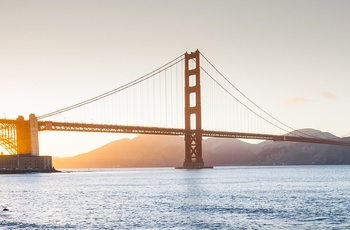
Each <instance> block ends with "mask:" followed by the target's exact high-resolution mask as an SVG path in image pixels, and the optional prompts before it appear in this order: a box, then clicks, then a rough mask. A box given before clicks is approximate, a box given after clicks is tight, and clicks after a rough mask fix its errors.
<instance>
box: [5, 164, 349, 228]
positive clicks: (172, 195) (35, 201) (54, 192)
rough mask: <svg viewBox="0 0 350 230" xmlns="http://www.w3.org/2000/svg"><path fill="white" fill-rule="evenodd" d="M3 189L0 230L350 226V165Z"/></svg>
mask: <svg viewBox="0 0 350 230" xmlns="http://www.w3.org/2000/svg"><path fill="white" fill-rule="evenodd" d="M0 185H1V190H0V207H1V209H0V229H350V166H348V165H340V166H339V165H338V166H271V167H261V166H259V167H252V166H249V167H216V168H214V169H201V170H175V169H173V168H147V169H91V170H63V171H62V172H61V173H49V174H45V173H33V174H22V175H15V174H12V175H0ZM4 208H7V209H8V211H3V209H4Z"/></svg>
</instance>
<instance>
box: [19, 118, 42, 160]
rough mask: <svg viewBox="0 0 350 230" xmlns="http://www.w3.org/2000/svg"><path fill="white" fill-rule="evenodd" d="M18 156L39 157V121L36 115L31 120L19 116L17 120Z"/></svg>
mask: <svg viewBox="0 0 350 230" xmlns="http://www.w3.org/2000/svg"><path fill="white" fill-rule="evenodd" d="M16 133H17V154H29V155H33V156H39V138H38V136H39V135H38V120H37V117H36V116H35V115H34V114H30V115H29V120H24V117H23V116H18V118H17V120H16Z"/></svg>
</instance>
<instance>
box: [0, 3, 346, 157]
mask: <svg viewBox="0 0 350 230" xmlns="http://www.w3.org/2000/svg"><path fill="white" fill-rule="evenodd" d="M0 35H1V36H0V86H1V92H2V97H1V99H0V117H6V118H16V117H17V116H18V115H20V114H21V115H24V116H25V117H28V115H29V114H30V113H35V114H37V115H42V114H45V113H47V112H51V111H54V110H56V109H60V108H62V107H65V106H69V105H71V104H74V103H76V102H79V101H82V100H85V99H88V98H90V97H93V96H95V95H98V94H101V93H104V92H106V91H108V90H111V89H113V88H116V87H118V86H120V85H122V84H125V83H127V82H129V81H131V80H133V79H135V78H138V77H140V76H142V75H144V74H146V73H148V72H150V71H152V70H154V69H156V68H157V67H159V66H161V65H162V64H164V63H166V62H167V61H170V60H172V59H173V58H175V57H177V56H179V55H180V54H182V53H185V52H186V51H188V52H191V51H194V50H196V49H197V48H198V49H199V50H200V51H201V52H202V53H203V54H204V55H205V56H206V57H207V58H209V59H210V61H211V62H212V63H214V64H215V66H216V67H217V68H218V69H219V70H220V71H221V72H222V73H224V74H225V76H226V77H228V78H229V79H230V81H231V82H233V83H234V84H235V85H236V86H237V87H238V88H239V89H240V90H241V91H243V92H244V93H245V94H246V95H248V96H249V97H250V98H251V99H252V100H253V101H254V102H255V103H256V104H258V105H259V106H260V107H262V108H264V109H266V110H267V111H268V112H270V113H271V114H272V115H273V116H275V117H277V118H278V119H280V120H282V121H283V122H285V123H287V124H288V125H290V126H292V127H294V128H315V129H319V130H322V131H328V132H331V133H333V134H335V135H338V136H344V135H346V134H349V133H350V125H349V111H350V109H349V102H350V91H349V85H350V64H349V61H350V46H349V41H350V1H347V0H344V1H338V0H329V1H323V0H314V1H313V0H309V1H305V0H300V1H298V0H286V1H283V0H275V1H269V0H265V1H261V0H257V1H247V0H241V1H234V0H231V1H191V0H187V1H164V0H163V1H161V0H159V1H117V0H111V1H106V0H73V1H72V0H49V1H48V0H41V1H38V0H27V1H25V0H22V1H19V0H0ZM121 136H122V135H120V134H81V133H80V134H76V133H64V134H62V133H60V134H59V133H49V132H45V133H43V134H40V135H39V138H40V151H41V154H50V155H60V156H64V155H74V154H79V153H83V152H86V151H89V150H91V149H93V148H96V147H98V146H100V145H102V144H106V143H108V142H110V141H111V140H114V139H116V138H119V137H121ZM93 138H96V141H93V140H92V139H93Z"/></svg>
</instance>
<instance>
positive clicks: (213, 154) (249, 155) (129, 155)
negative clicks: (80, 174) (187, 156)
mask: <svg viewBox="0 0 350 230" xmlns="http://www.w3.org/2000/svg"><path fill="white" fill-rule="evenodd" d="M300 131H302V132H303V133H307V134H309V135H313V136H317V137H327V138H335V136H334V135H332V134H329V133H323V132H320V131H318V130H313V129H305V130H300ZM347 140H348V141H349V142H350V138H347ZM184 151H185V144H184V140H183V138H182V137H177V136H158V135H139V136H137V137H135V138H133V139H121V140H116V141H113V142H111V143H109V144H107V145H104V146H102V147H100V148H98V149H95V150H92V151H91V152H88V153H83V154H80V155H77V156H74V157H65V158H54V159H53V164H54V166H55V167H56V168H113V167H123V168H124V167H176V166H181V165H182V163H183V160H184ZM203 158H204V162H205V164H206V165H212V166H229V165H301V164H350V147H344V146H334V145H324V144H312V143H295V142H273V141H264V142H261V143H259V144H250V143H247V142H243V141H241V140H238V139H226V138H208V139H205V140H203Z"/></svg>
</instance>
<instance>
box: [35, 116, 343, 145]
mask: <svg viewBox="0 0 350 230" xmlns="http://www.w3.org/2000/svg"><path fill="white" fill-rule="evenodd" d="M38 126H39V131H45V130H53V131H77V132H104V133H129V134H155V135H176V136H183V135H185V133H186V130H185V129H176V128H159V127H147V126H125V125H106V124H87V123H69V122H52V121H38ZM201 133H202V136H203V137H221V138H241V139H257V140H271V141H290V142H307V143H317V144H330V145H342V146H350V142H346V141H344V140H342V139H341V138H338V139H324V138H311V137H298V136H285V135H271V134H258V133H242V132H225V131H211V130H202V131H201Z"/></svg>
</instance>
